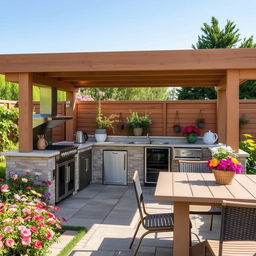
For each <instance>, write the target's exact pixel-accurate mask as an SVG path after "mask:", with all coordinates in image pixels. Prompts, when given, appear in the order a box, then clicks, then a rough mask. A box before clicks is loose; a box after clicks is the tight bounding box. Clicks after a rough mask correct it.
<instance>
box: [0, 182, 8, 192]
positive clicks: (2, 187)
mask: <svg viewBox="0 0 256 256" xmlns="http://www.w3.org/2000/svg"><path fill="white" fill-rule="evenodd" d="M0 190H1V192H2V193H8V192H9V186H8V185H7V184H4V185H2V186H1V187H0Z"/></svg>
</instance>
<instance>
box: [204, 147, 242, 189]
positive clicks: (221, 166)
mask: <svg viewBox="0 0 256 256" xmlns="http://www.w3.org/2000/svg"><path fill="white" fill-rule="evenodd" d="M212 156H213V157H212V159H209V160H208V165H207V166H208V168H209V169H210V170H212V171H213V173H214V176H215V179H216V183H218V184H222V185H227V184H231V183H232V180H233V178H234V175H235V174H236V173H241V172H242V170H243V168H242V165H241V164H240V163H239V161H238V160H237V159H236V156H235V154H234V151H233V150H232V148H231V147H226V146H221V147H215V148H213V149H212Z"/></svg>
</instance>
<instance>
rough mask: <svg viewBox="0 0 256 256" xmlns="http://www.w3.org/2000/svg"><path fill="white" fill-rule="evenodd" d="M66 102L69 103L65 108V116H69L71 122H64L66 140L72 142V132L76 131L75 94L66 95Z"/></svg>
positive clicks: (68, 93)
mask: <svg viewBox="0 0 256 256" xmlns="http://www.w3.org/2000/svg"><path fill="white" fill-rule="evenodd" d="M66 101H67V103H70V104H69V105H68V106H66V115H67V116H71V117H72V120H68V121H67V122H66V140H68V141H73V140H74V132H75V129H76V101H75V92H67V93H66Z"/></svg>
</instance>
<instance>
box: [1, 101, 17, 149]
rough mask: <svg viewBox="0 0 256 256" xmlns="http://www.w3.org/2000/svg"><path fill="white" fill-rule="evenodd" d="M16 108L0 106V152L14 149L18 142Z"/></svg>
mask: <svg viewBox="0 0 256 256" xmlns="http://www.w3.org/2000/svg"><path fill="white" fill-rule="evenodd" d="M17 122H18V110H17V108H12V109H7V108H6V106H4V105H2V106H0V152H2V151H6V150H11V149H15V148H16V147H17V142H18V125H17Z"/></svg>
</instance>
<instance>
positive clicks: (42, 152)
mask: <svg viewBox="0 0 256 256" xmlns="http://www.w3.org/2000/svg"><path fill="white" fill-rule="evenodd" d="M59 153H60V152H59V151H58V150H33V151H32V152H28V153H23V152H19V151H18V150H12V151H7V152H4V153H3V155H4V156H8V157H13V156H14V157H23V156H24V157H40V158H41V157H45V158H50V157H54V156H57V155H59Z"/></svg>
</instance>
